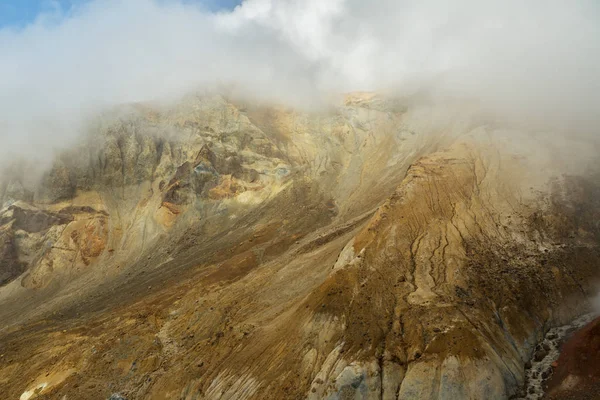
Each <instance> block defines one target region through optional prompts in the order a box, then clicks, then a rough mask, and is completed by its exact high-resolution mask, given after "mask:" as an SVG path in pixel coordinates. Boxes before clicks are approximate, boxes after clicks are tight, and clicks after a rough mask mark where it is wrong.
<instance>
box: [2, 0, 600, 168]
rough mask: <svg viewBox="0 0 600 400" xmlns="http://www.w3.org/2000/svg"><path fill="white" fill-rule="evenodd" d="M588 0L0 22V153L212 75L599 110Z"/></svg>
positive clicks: (134, 2)
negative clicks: (20, 24) (15, 25)
mask: <svg viewBox="0 0 600 400" xmlns="http://www.w3.org/2000/svg"><path fill="white" fill-rule="evenodd" d="M599 10H600V7H599V6H598V5H596V4H595V2H594V1H591V0H588V1H586V0H573V1H558V0H546V1H542V0H531V1H512V0H508V1H502V2H501V1H475V0H457V1H453V2H448V1H445V0H423V1H401V0H379V1H373V2H366V1H359V0H246V1H244V2H243V3H242V5H240V6H238V7H237V8H236V9H235V10H233V11H231V12H220V13H210V12H208V11H205V10H202V9H201V8H200V7H199V6H198V5H194V4H190V3H189V2H186V3H183V2H180V1H175V0H168V1H165V0H163V1H159V0H127V1H126V0H92V1H90V2H88V3H85V4H84V5H82V6H80V7H79V8H75V9H74V10H73V11H72V12H71V13H69V14H68V15H60V14H57V12H55V13H53V14H51V15H46V16H43V17H41V18H40V19H39V20H38V21H36V22H35V23H33V24H31V25H29V26H27V27H26V28H24V29H21V30H10V29H4V30H2V31H0V139H1V140H2V148H1V149H0V158H3V157H4V158H6V155H7V154H10V153H17V154H23V153H29V154H33V155H39V154H41V153H42V152H47V149H48V148H49V147H52V146H56V145H57V144H58V145H60V144H62V143H66V142H68V141H69V140H70V139H71V138H72V137H74V136H76V135H77V134H78V133H79V131H80V123H81V121H83V119H84V118H85V117H86V116H88V115H91V114H94V113H97V112H98V111H99V110H101V109H102V108H105V107H110V106H113V105H116V104H120V103H128V102H135V101H145V100H152V99H164V98H171V97H176V96H179V95H181V94H183V93H185V92H187V91H190V90H194V89H195V88H198V87H202V86H204V85H213V84H215V83H230V82H233V83H236V84H238V85H240V86H241V87H244V88H245V90H246V91H248V92H249V93H252V95H255V96H257V97H258V98H267V99H277V100H278V101H283V102H294V103H302V102H304V101H307V100H311V99H318V98H319V96H320V95H322V94H324V93H330V92H339V91H351V90H385V91H389V90H397V91H399V92H401V93H406V92H407V91H409V90H414V89H415V88H419V87H420V86H421V85H429V86H431V85H433V86H434V87H435V88H436V89H437V90H438V91H441V92H443V93H446V94H450V95H453V96H465V97H470V98H476V99H479V100H481V101H483V102H484V104H486V105H488V106H493V107H496V108H498V107H499V108H502V109H506V110H510V111H513V112H514V111H515V110H520V111H522V112H524V113H525V114H528V113H531V114H532V115H533V114H535V115H536V116H539V115H543V116H548V117H556V118H557V120H559V119H560V120H563V121H569V123H571V122H574V121H582V120H586V121H587V122H588V123H593V124H596V123H597V122H598V115H600V98H599V97H600V96H599V95H598V93H599V92H600V78H599V73H598V71H600V11H599Z"/></svg>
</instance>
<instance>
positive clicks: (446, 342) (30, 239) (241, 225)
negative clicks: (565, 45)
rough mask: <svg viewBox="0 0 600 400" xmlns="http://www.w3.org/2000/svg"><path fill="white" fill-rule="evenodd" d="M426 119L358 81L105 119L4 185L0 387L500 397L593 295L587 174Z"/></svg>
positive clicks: (535, 147) (53, 392)
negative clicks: (30, 173)
mask: <svg viewBox="0 0 600 400" xmlns="http://www.w3.org/2000/svg"><path fill="white" fill-rule="evenodd" d="M438 112H440V111H439V110H435V109H429V108H426V107H425V108H415V109H411V108H410V107H407V106H406V105H403V104H402V103H401V102H399V101H391V100H386V99H382V98H380V97H378V96H374V95H367V94H356V95H353V96H349V97H348V98H347V99H346V101H345V103H344V105H342V106H340V107H338V108H336V109H333V110H330V111H327V112H323V113H312V114H310V113H302V112H297V111H293V110H286V109H278V108H268V107H252V106H249V105H244V106H242V105H239V104H238V105H236V104H234V103H232V102H228V101H226V100H225V99H224V98H222V97H213V98H190V99H186V100H184V101H183V102H182V103H181V104H178V105H177V106H175V107H173V108H170V109H160V110H158V109H152V108H149V107H142V106H140V107H137V108H132V109H131V110H127V112H124V113H123V114H122V115H117V116H116V117H115V116H112V117H110V118H108V117H107V118H105V119H101V120H100V121H99V122H98V124H97V126H96V127H95V128H94V129H96V131H95V132H94V135H91V136H90V137H89V138H87V139H85V140H84V142H83V143H82V144H81V145H80V146H79V147H78V148H77V149H74V150H73V151H72V153H68V154H67V155H64V156H62V158H61V159H60V161H59V162H57V164H56V166H55V167H54V169H52V171H51V172H50V173H49V174H47V175H45V176H44V177H43V179H42V182H41V183H40V187H38V188H33V189H34V190H31V189H25V188H24V187H23V190H18V189H19V187H20V186H19V185H17V184H16V183H14V184H13V183H11V185H12V186H11V189H10V190H8V188H9V186H10V185H9V184H4V185H3V186H0V188H3V189H2V192H1V193H2V194H1V196H2V197H1V199H2V201H3V204H4V206H3V214H0V224H1V225H2V226H1V227H0V229H1V230H0V232H3V233H0V235H4V236H0V237H4V239H3V241H2V242H0V243H4V244H3V245H2V244H0V246H4V247H0V260H3V259H6V260H13V261H11V262H13V264H10V263H8V262H7V263H6V264H0V265H20V266H21V267H20V269H19V268H16V267H9V268H6V267H3V268H4V269H2V270H0V272H1V273H4V274H5V276H7V277H8V278H5V282H7V283H8V282H9V281H11V280H12V282H11V283H8V284H6V285H5V286H4V287H3V288H0V306H1V307H0V318H2V319H3V320H5V321H8V322H7V324H6V327H5V328H4V329H3V330H1V331H0V339H2V340H0V354H2V353H3V354H4V357H2V358H0V389H1V390H0V391H3V392H5V393H8V394H9V396H12V397H18V396H20V395H21V394H22V393H24V392H26V391H35V390H37V389H36V388H40V387H42V386H43V388H42V389H40V390H38V392H39V393H40V394H42V395H48V396H51V397H52V396H54V397H56V398H61V397H62V396H64V395H66V396H67V398H94V397H104V398H108V397H110V396H111V394H112V393H116V392H117V391H118V393H119V394H120V395H122V396H123V397H126V398H128V399H133V398H149V399H152V398H156V399H159V398H183V399H198V398H206V399H214V398H236V399H250V398H260V399H262V398H265V399H266V398H269V399H270V398H309V399H321V398H330V399H348V398H377V399H381V398H383V399H397V398H401V399H404V398H407V399H408V398H410V399H412V398H427V399H436V398H440V399H442V398H451V399H460V398H477V399H479V398H486V399H487V398H489V399H493V398H507V397H508V396H510V395H513V394H515V393H516V392H517V390H518V389H519V388H520V387H521V386H522V384H523V380H524V368H523V365H524V363H525V362H526V361H527V360H529V359H530V358H531V356H532V352H533V351H534V348H535V344H536V343H537V341H538V340H539V339H540V338H541V337H543V335H544V333H545V331H546V330H547V329H548V327H550V326H552V325H554V324H560V323H564V322H565V321H567V320H569V319H570V318H572V317H573V316H575V315H577V314H578V313H580V312H582V311H583V309H584V308H585V307H586V305H587V304H588V299H589V298H590V296H592V295H593V294H594V286H593V284H594V280H595V279H597V277H598V272H599V271H598V265H599V262H600V252H599V249H598V239H600V231H599V228H598V226H597V224H596V222H595V221H597V219H598V217H599V216H600V200H599V199H600V196H599V194H600V185H599V184H598V180H597V177H596V175H594V174H592V173H589V172H586V173H585V174H584V173H582V170H577V169H574V168H572V167H571V166H569V165H565V164H561V163H559V162H558V161H557V159H556V158H551V157H550V158H547V159H546V158H543V157H540V156H539V154H540V152H541V150H540V149H541V147H540V146H543V145H544V141H543V140H542V141H536V139H535V138H534V137H531V138H530V137H529V136H525V134H523V132H510V131H508V132H507V131H506V130H503V129H495V128H490V127H488V126H485V125H478V124H479V123H478V122H477V121H478V120H476V119H473V120H471V119H469V118H467V117H460V118H458V119H453V123H452V124H448V123H447V122H444V123H443V124H442V125H440V124H439V123H438V122H436V121H437V118H436V115H437V114H436V113H438ZM447 112H448V110H444V115H445V116H444V119H442V120H443V121H447V115H446V114H447ZM526 138H527V140H531V141H532V143H526V142H527V140H526ZM517 139H518V140H517ZM515 144H518V146H515ZM564 174H567V175H564ZM15 182H17V180H15ZM19 182H20V181H19ZM27 190H29V192H27ZM31 193H34V195H32V194H31ZM32 196H33V197H32ZM15 202H16V203H15ZM15 262H16V263H20V264H14V263H15ZM4 271H7V272H4ZM51 313H55V314H51ZM48 315H53V317H51V318H48ZM41 320H44V321H46V322H43V323H42V322H40V323H39V324H36V323H35V322H36V321H41ZM26 321H31V322H33V325H27V324H25V322H26ZM115 338H116V339H115ZM34 355H35V358H36V362H35V363H28V362H27V360H29V359H31V358H32V357H34ZM75 371H76V372H77V373H75ZM17 374H18V375H19V378H18V379H17ZM45 374H50V375H45ZM46 376H51V377H53V376H56V377H60V379H58V378H56V379H54V380H51V379H49V378H48V379H47V378H46ZM31 382H33V383H31ZM98 382H102V384H99V383H98ZM29 383H31V384H29ZM44 384H45V386H44ZM40 385H42V386H40Z"/></svg>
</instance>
